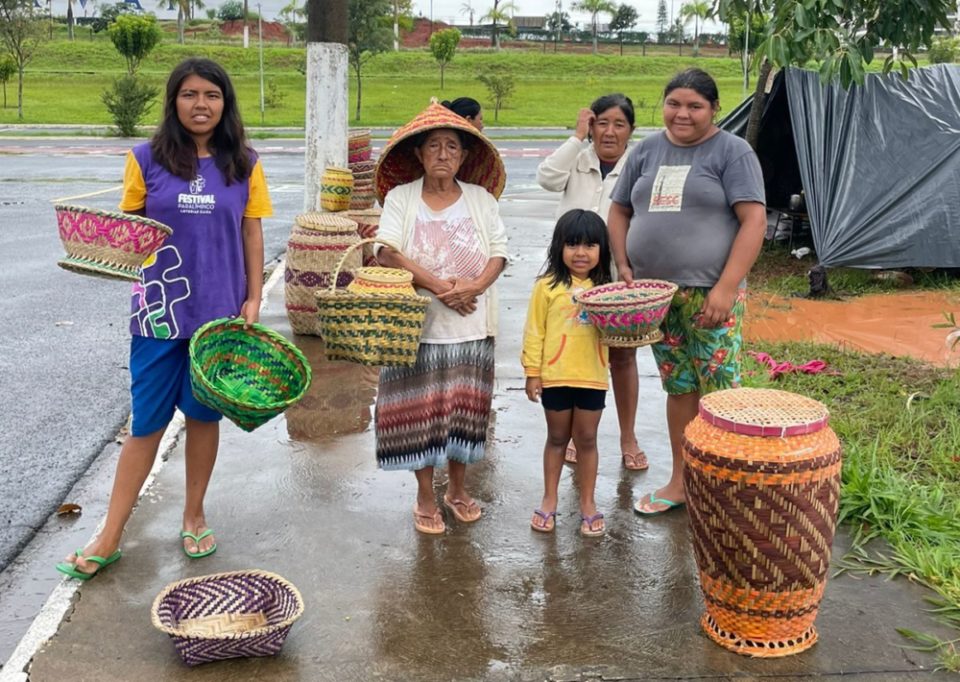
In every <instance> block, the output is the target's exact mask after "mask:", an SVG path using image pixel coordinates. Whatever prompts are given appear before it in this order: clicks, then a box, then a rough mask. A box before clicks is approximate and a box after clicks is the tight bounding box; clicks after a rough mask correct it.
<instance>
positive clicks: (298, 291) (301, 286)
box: [283, 212, 360, 336]
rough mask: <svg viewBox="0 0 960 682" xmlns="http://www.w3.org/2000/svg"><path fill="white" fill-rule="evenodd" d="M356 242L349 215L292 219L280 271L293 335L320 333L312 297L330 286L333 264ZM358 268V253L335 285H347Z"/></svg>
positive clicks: (354, 224)
mask: <svg viewBox="0 0 960 682" xmlns="http://www.w3.org/2000/svg"><path fill="white" fill-rule="evenodd" d="M358 241H360V235H359V234H358V233H357V223H356V222H355V221H354V220H351V219H350V218H349V216H345V215H340V214H334V213H315V212H311V213H305V214H303V215H298V216H297V217H296V219H295V222H294V226H293V229H292V230H291V232H290V240H289V241H288V242H287V262H286V266H285V267H284V272H283V279H284V299H285V303H286V307H287V317H288V318H289V319H290V327H291V329H292V330H293V333H294V334H312V335H314V336H316V335H318V334H319V333H320V328H319V324H318V319H317V301H316V298H315V294H316V293H317V292H318V291H320V290H322V289H326V288H327V287H328V286H330V282H331V277H332V276H333V271H334V269H336V267H337V263H339V262H340V259H341V258H342V257H343V255H344V253H346V252H347V251H348V249H349V248H350V247H351V246H352V245H353V244H355V243H357V242H358ZM358 267H360V254H353V255H352V256H351V257H350V258H348V260H347V262H346V263H345V264H344V268H343V270H342V271H341V272H340V274H339V276H338V280H337V286H342V287H345V286H347V285H348V284H349V283H350V280H352V279H353V271H354V270H356V269H357V268H358Z"/></svg>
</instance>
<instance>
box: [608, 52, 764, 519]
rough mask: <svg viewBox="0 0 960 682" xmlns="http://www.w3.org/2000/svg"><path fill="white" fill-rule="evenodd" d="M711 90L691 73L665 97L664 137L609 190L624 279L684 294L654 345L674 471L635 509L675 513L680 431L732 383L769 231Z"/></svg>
mask: <svg viewBox="0 0 960 682" xmlns="http://www.w3.org/2000/svg"><path fill="white" fill-rule="evenodd" d="M719 104H720V101H719V96H718V93H717V85H716V83H715V82H714V80H713V78H711V77H710V75H709V74H707V73H706V72H704V71H702V70H700V69H688V70H686V71H684V72H682V73H680V74H678V75H677V76H676V77H674V78H673V80H671V81H670V83H668V84H667V87H666V88H665V90H664V105H663V120H664V125H665V130H664V131H663V132H662V133H658V134H656V135H652V136H650V137H647V138H645V139H644V140H643V141H641V142H640V144H638V145H637V146H636V147H634V149H633V151H632V152H631V153H630V156H629V158H628V159H627V163H626V166H625V167H624V169H623V171H622V173H621V175H620V179H619V180H618V181H617V185H616V187H615V188H614V190H613V194H612V195H611V198H612V200H613V203H612V204H611V206H610V214H609V215H608V217H607V226H608V229H609V231H610V244H611V248H612V249H613V255H614V259H615V260H616V265H617V269H618V270H619V272H620V278H621V279H622V280H624V281H627V282H629V281H632V280H633V278H634V277H637V278H640V277H643V278H647V277H652V278H656V279H665V280H669V281H671V282H674V283H676V284H678V285H679V286H680V289H679V290H678V292H677V294H676V296H675V297H674V299H673V303H672V304H671V307H670V311H669V313H668V314H667V319H666V320H665V321H664V325H663V331H664V338H663V340H662V341H661V342H660V343H657V344H655V345H654V346H653V354H654V358H655V359H656V362H657V365H658V367H659V369H660V377H661V380H662V383H663V387H664V390H666V392H667V394H668V396H667V426H668V428H669V431H670V446H671V449H672V451H673V473H672V475H671V477H670V481H669V482H668V483H667V484H666V485H665V486H663V487H661V488H660V489H659V490H656V491H655V492H652V493H648V494H646V495H644V496H643V497H642V498H640V499H639V500H638V501H637V502H636V504H635V505H634V509H635V510H636V511H637V512H638V513H640V514H659V513H662V512H665V511H668V510H670V509H674V508H676V507H679V506H681V505H683V503H684V501H685V497H684V490H683V453H682V448H681V436H682V435H683V430H684V428H685V427H686V425H687V424H688V423H690V422H691V421H692V420H693V419H694V417H696V415H697V406H698V403H699V400H700V396H701V395H702V394H704V393H708V392H710V391H715V390H719V389H723V388H732V387H734V386H737V385H738V384H739V382H740V350H741V346H742V338H741V333H740V325H741V320H742V315H743V307H744V299H745V288H744V287H745V277H746V275H747V272H749V271H750V268H751V267H753V263H754V261H755V260H756V258H757V255H758V254H759V252H760V247H761V246H762V244H763V237H764V233H765V231H766V227H767V221H766V209H765V205H764V204H765V198H764V191H763V174H762V172H761V170H760V163H759V161H757V156H756V154H755V153H754V152H753V150H752V149H751V148H750V146H749V145H748V144H747V143H746V142H744V141H743V140H741V139H740V138H738V137H736V136H734V135H731V134H729V133H727V132H724V131H722V130H720V129H719V128H717V126H716V125H714V122H713V119H714V116H715V114H716V113H717V110H718V109H719Z"/></svg>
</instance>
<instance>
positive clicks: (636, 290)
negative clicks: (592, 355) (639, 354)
mask: <svg viewBox="0 0 960 682" xmlns="http://www.w3.org/2000/svg"><path fill="white" fill-rule="evenodd" d="M676 291H677V285H676V284H673V283H672V282H665V281H663V280H660V279H635V280H634V281H632V282H630V283H629V284H628V283H627V282H614V283H613V284H601V285H600V286H597V287H593V288H592V289H587V290H586V291H584V292H582V293H579V294H577V295H576V296H574V300H575V301H576V302H577V303H579V304H580V306H581V308H583V310H584V312H586V314H587V317H588V319H589V320H590V323H591V324H593V326H594V327H596V328H597V331H598V332H599V333H600V343H602V344H603V345H605V346H614V347H616V348H637V347H639V346H648V345H650V344H651V343H656V342H657V341H659V340H660V339H662V338H663V332H661V331H660V324H661V323H662V322H663V318H664V317H666V315H667V311H668V310H669V309H670V302H671V301H672V300H673V295H674V294H675V293H676Z"/></svg>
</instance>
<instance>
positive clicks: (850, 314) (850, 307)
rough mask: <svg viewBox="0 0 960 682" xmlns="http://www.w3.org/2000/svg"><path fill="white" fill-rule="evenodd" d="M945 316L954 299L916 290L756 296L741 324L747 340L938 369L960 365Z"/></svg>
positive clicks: (955, 305) (956, 309)
mask: <svg viewBox="0 0 960 682" xmlns="http://www.w3.org/2000/svg"><path fill="white" fill-rule="evenodd" d="M945 312H953V313H960V296H957V295H956V294H953V293H949V292H940V291H919V292H910V293H895V294H875V295H870V296H861V297H859V298H853V299H848V300H845V301H818V300H811V299H803V298H795V299H789V298H782V297H780V296H771V295H757V296H755V297H751V299H750V307H749V309H748V312H747V316H746V318H745V324H744V337H745V338H746V339H747V340H748V341H813V342H815V343H825V344H830V345H836V346H840V347H841V348H848V349H850V350H855V351H860V352H866V353H889V354H890V355H896V356H907V357H912V358H916V359H918V360H924V361H926V362H930V363H933V364H936V365H940V366H950V367H955V366H957V365H958V364H960V349H958V350H953V351H951V350H950V348H949V347H948V345H947V343H946V337H947V334H948V332H949V331H950V330H949V329H938V328H935V327H934V325H936V324H941V323H943V322H944V321H945V320H944V317H943V314H944V313H945Z"/></svg>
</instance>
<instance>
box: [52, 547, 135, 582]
mask: <svg viewBox="0 0 960 682" xmlns="http://www.w3.org/2000/svg"><path fill="white" fill-rule="evenodd" d="M77 556H78V557H80V558H82V559H85V560H86V561H91V562H93V563H95V564H96V565H97V570H95V571H93V572H92V573H84V572H83V571H81V570H80V569H78V568H77V565H76V564H71V563H69V562H67V561H61V562H60V563H59V564H57V570H58V571H60V572H61V573H63V574H64V575H68V576H70V577H71V578H76V579H77V580H90V578H92V577H93V576H95V575H100V571H101V570H103V569H104V568H106V567H107V566H109V565H110V564H112V563H113V562H115V561H117V560H118V559H120V557H121V556H122V554H121V552H120V550H119V549H118V550H117V551H116V552H114V553H113V554H111V555H110V556H108V557H107V558H106V559H104V558H103V557H102V556H95V555H91V556H87V557H85V556H83V549H78V550H77Z"/></svg>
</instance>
